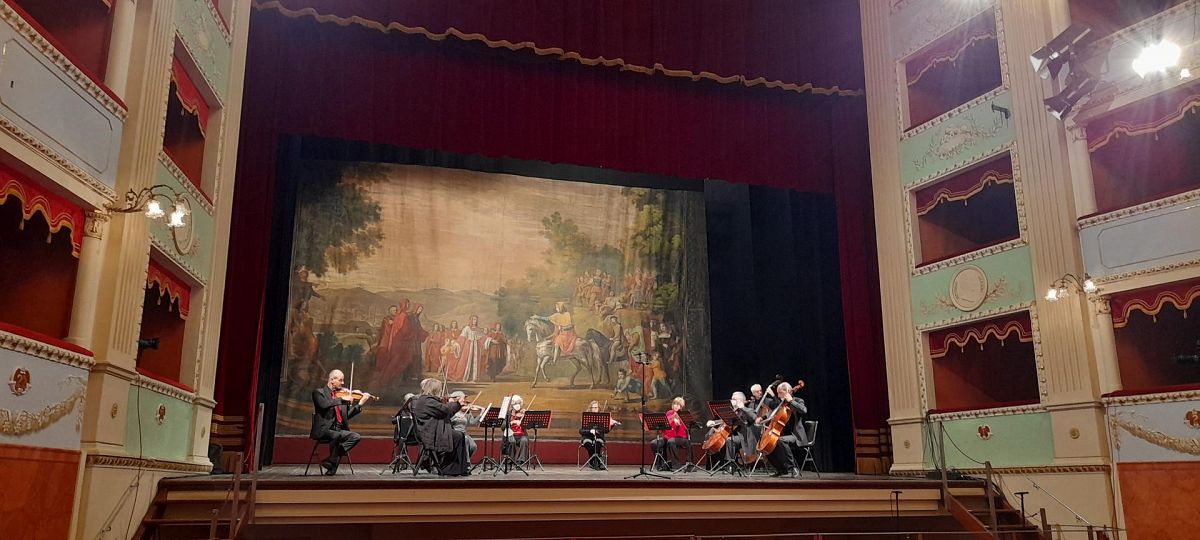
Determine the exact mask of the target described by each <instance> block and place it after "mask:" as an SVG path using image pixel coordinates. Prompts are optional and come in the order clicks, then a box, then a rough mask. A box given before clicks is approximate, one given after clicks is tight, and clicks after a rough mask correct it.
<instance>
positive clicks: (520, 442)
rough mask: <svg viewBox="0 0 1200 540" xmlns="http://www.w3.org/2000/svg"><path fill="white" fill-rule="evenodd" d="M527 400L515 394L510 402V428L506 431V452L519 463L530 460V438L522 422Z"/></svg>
mask: <svg viewBox="0 0 1200 540" xmlns="http://www.w3.org/2000/svg"><path fill="white" fill-rule="evenodd" d="M524 405H525V400H524V399H521V396H519V395H517V394H513V397H512V399H511V400H509V402H508V408H509V410H508V428H507V429H505V430H504V451H505V452H506V453H507V454H508V456H509V457H511V458H512V459H513V461H516V462H517V463H525V460H527V459H529V436H528V435H526V434H525V427H524V426H522V425H521V421H522V420H524V419H525V409H524Z"/></svg>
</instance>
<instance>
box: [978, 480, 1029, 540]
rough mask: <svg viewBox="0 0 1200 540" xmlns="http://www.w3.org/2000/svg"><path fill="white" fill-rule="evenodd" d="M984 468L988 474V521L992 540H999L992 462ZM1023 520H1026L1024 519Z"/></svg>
mask: <svg viewBox="0 0 1200 540" xmlns="http://www.w3.org/2000/svg"><path fill="white" fill-rule="evenodd" d="M983 468H984V470H985V471H986V472H987V486H985V488H986V492H987V501H988V519H989V520H990V524H991V527H992V538H998V532H997V531H999V530H1000V529H999V527H998V525H999V524H998V523H996V491H995V490H994V489H992V486H994V485H995V484H993V483H992V462H991V461H984V462H983ZM1022 519H1024V517H1022Z"/></svg>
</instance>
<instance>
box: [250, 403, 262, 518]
mask: <svg viewBox="0 0 1200 540" xmlns="http://www.w3.org/2000/svg"><path fill="white" fill-rule="evenodd" d="M263 409H264V405H263V404H262V403H259V404H258V411H257V412H256V413H255V415H254V463H253V467H254V469H253V470H252V471H251V473H250V474H251V476H250V500H249V501H247V502H246V504H247V506H248V508H247V510H246V513H247V514H248V515H247V520H248V521H249V522H250V523H254V507H255V502H256V501H257V500H258V470H259V469H261V468H262V458H261V457H259V452H260V451H261V450H262V422H263Z"/></svg>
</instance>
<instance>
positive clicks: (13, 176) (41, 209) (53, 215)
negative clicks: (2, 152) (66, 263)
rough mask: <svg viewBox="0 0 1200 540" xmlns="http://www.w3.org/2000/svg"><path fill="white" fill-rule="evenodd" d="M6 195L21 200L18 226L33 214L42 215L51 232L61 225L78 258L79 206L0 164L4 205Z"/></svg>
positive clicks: (80, 238)
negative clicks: (68, 232) (69, 234)
mask: <svg viewBox="0 0 1200 540" xmlns="http://www.w3.org/2000/svg"><path fill="white" fill-rule="evenodd" d="M9 196H12V197H16V199H17V200H19V201H21V218H22V220H23V221H22V223H21V227H24V222H25V221H29V220H30V219H32V218H33V215H34V214H42V216H43V217H45V218H46V222H47V223H49V224H50V233H51V234H54V233H57V232H58V231H60V230H62V229H63V228H64V227H65V228H67V229H70V231H71V255H74V256H75V257H76V258H78V257H79V252H80V249H82V247H83V225H84V216H83V208H81V207H80V206H79V205H76V204H73V203H71V202H70V201H68V200H67V199H65V198H63V197H60V196H58V195H55V194H54V193H53V192H51V191H49V190H46V189H44V188H42V187H41V186H39V185H37V184H35V183H34V182H33V181H31V180H29V179H28V178H25V177H24V176H23V175H21V174H19V173H17V171H15V170H13V169H11V168H9V167H7V166H4V165H0V204H4V202H5V201H6V200H8V197H9ZM47 241H49V239H47Z"/></svg>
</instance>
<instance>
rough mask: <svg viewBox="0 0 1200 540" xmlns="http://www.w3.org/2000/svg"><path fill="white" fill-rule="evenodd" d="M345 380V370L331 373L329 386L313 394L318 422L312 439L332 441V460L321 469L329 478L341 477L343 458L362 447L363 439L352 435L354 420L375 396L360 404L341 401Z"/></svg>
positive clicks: (324, 462) (330, 453) (327, 461)
mask: <svg viewBox="0 0 1200 540" xmlns="http://www.w3.org/2000/svg"><path fill="white" fill-rule="evenodd" d="M345 378H346V376H345V374H343V373H342V372H341V370H337V369H335V370H333V371H330V372H329V379H328V380H327V381H326V382H325V386H322V387H321V388H318V389H316V390H313V393H312V400H313V408H314V409H315V410H316V414H317V418H316V421H315V422H314V423H313V426H312V432H311V433H310V434H309V436H310V437H312V438H313V439H315V440H322V439H328V440H329V457H328V458H326V459H325V460H323V461H321V468H322V469H324V471H325V474H326V475H328V476H333V475H334V474H337V469H338V464H340V463H341V461H342V456H344V455H346V454H349V453H350V449H351V448H354V446H355V445H357V444H358V440H359V435H358V433H355V432H353V431H350V419H351V418H354V417H355V416H357V415H358V413H360V412H362V403H361V402H365V401H366V400H367V399H369V398H370V397H371V394H363V399H362V400H361V402H358V403H356V402H354V401H351V400H345V399H341V398H339V397H337V391H338V390H341V389H342V384H343V383H344V382H345Z"/></svg>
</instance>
